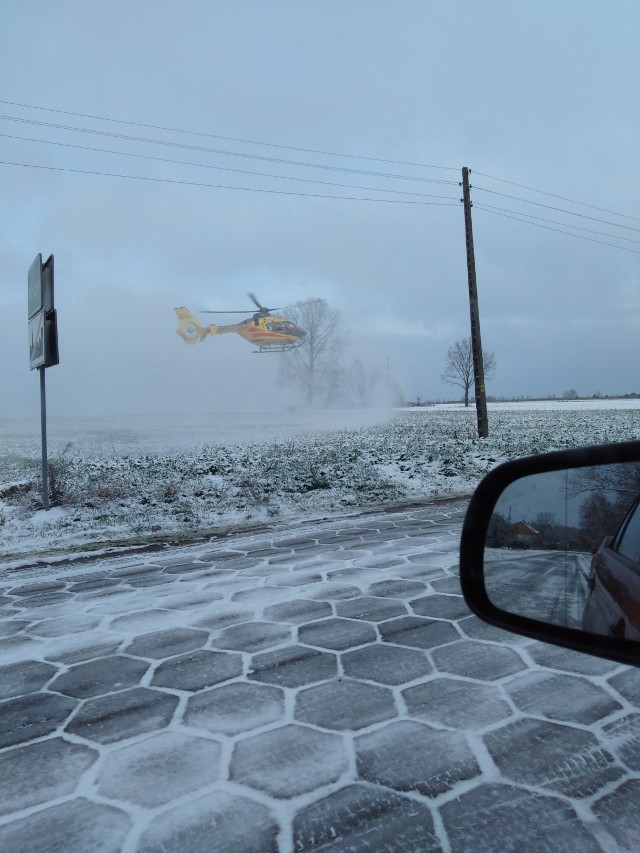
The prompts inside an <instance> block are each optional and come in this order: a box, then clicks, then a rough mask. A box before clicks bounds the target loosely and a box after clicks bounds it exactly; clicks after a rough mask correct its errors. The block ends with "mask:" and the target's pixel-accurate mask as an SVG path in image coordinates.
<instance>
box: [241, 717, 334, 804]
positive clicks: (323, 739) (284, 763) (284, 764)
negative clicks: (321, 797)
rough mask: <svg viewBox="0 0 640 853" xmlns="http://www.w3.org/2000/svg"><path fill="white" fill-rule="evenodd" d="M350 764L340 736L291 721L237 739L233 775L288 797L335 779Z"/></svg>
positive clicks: (263, 789)
mask: <svg viewBox="0 0 640 853" xmlns="http://www.w3.org/2000/svg"><path fill="white" fill-rule="evenodd" d="M348 767H349V760H348V758H347V755H346V753H345V748H344V744H343V741H342V738H341V737H340V736H339V735H334V734H329V733H328V732H319V731H316V730H315V729H310V728H307V727H306V726H299V725H296V724H292V725H288V726H283V727H282V728H279V729H275V730H273V731H269V732H264V733H263V734H259V735H254V736H253V737H248V738H243V739H242V740H240V741H238V742H237V743H236V746H235V748H234V751H233V756H232V758H231V772H230V778H231V780H232V781H233V782H239V783H241V784H244V785H248V786H249V787H251V788H256V789H257V790H259V791H265V792H266V793H267V794H271V796H272V797H278V798H288V797H297V796H299V795H300V794H305V793H307V792H308V791H313V790H315V789H316V788H320V787H322V786H323V785H328V784H329V783H330V782H335V781H336V780H337V779H339V778H340V776H341V775H342V774H343V773H344V772H345V771H346V770H347V769H348Z"/></svg>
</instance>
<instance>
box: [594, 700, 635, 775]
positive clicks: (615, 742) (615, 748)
mask: <svg viewBox="0 0 640 853" xmlns="http://www.w3.org/2000/svg"><path fill="white" fill-rule="evenodd" d="M602 730H603V732H604V734H605V735H606V737H607V745H608V746H609V747H610V749H611V751H612V752H613V753H615V755H616V756H617V757H618V758H619V759H620V760H621V761H622V763H623V764H624V765H625V766H626V767H628V768H629V770H633V771H635V772H636V773H637V772H638V771H640V714H629V715H628V716H626V717H623V718H622V719H621V720H616V721H615V722H613V723H609V725H608V726H603V729H602Z"/></svg>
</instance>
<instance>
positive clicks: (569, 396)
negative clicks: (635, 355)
mask: <svg viewBox="0 0 640 853" xmlns="http://www.w3.org/2000/svg"><path fill="white" fill-rule="evenodd" d="M638 399H640V392H638V391H632V392H631V393H629V394H600V393H597V394H591V395H586V396H582V395H581V394H578V393H577V392H576V391H573V390H572V391H565V392H564V393H563V394H547V396H546V397H530V396H528V395H527V394H517V395H515V396H503V397H499V396H495V395H487V402H488V403H543V402H547V401H548V400H638ZM461 402H462V398H461V397H459V398H457V399H455V400H452V399H437V400H424V399H423V398H422V397H417V398H416V399H415V400H408V401H407V402H406V404H405V405H406V406H435V405H436V403H461Z"/></svg>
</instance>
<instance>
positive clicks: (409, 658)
mask: <svg viewBox="0 0 640 853" xmlns="http://www.w3.org/2000/svg"><path fill="white" fill-rule="evenodd" d="M341 657H342V668H343V669H344V673H345V675H348V676H351V678H362V679H365V680H367V681H378V682H380V684H406V683H407V682H408V681H413V680H414V679H415V678H420V677H422V676H424V675H428V674H429V673H430V672H431V671H432V669H433V667H432V666H431V664H430V663H429V660H428V659H427V656H426V655H425V653H424V652H422V651H418V650H417V649H405V648H402V647H401V646H389V645H387V644H386V643H372V644H371V645H369V646H365V647H364V648H362V649H356V651H355V652H346V653H345V654H343V655H342V656H341Z"/></svg>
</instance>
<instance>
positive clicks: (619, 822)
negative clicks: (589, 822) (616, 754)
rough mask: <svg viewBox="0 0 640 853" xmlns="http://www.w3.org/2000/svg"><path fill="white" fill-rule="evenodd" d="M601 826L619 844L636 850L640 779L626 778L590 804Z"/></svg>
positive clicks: (622, 847)
mask: <svg viewBox="0 0 640 853" xmlns="http://www.w3.org/2000/svg"><path fill="white" fill-rule="evenodd" d="M591 808H592V810H593V813H594V814H595V816H596V817H597V818H598V820H599V821H600V823H601V824H602V826H603V827H604V828H605V829H606V831H607V832H608V833H610V835H611V836H612V837H613V838H614V839H615V840H616V841H617V843H618V844H619V845H620V850H637V849H638V838H639V837H640V779H628V780H627V781H626V782H623V783H622V785H619V786H618V787H617V788H616V789H615V790H614V791H611V792H610V793H608V794H605V796H604V797H602V798H601V799H599V800H596V802H595V803H594V804H593V805H592V807H591Z"/></svg>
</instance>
